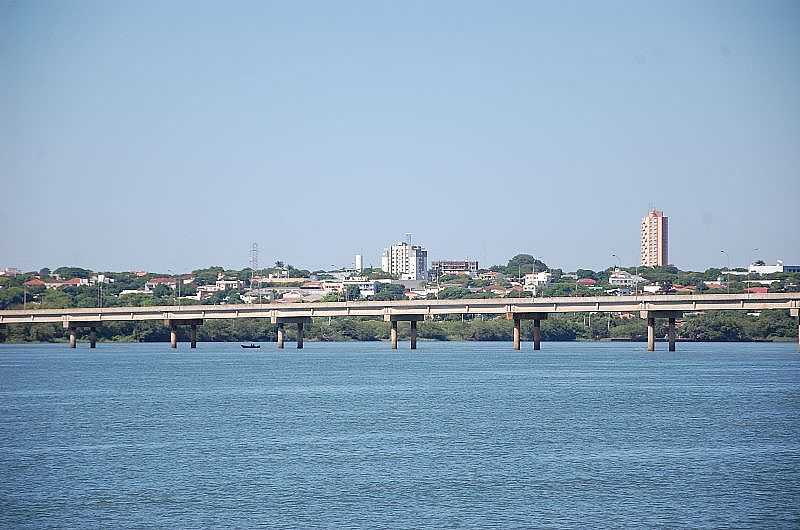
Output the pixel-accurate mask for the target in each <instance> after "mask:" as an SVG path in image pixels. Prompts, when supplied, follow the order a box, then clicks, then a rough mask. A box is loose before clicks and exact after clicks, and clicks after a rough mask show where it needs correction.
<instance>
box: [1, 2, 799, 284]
mask: <svg viewBox="0 0 800 530" xmlns="http://www.w3.org/2000/svg"><path fill="white" fill-rule="evenodd" d="M798 30H800V4H798V3H797V2H770V3H759V2H703V3H693V2H671V3H668V4H666V3H665V4H631V3H625V2H607V3H602V4H600V3H598V4H592V3H552V4H551V3H536V4H534V3H528V2H509V3H503V4H502V5H499V6H495V5H488V4H481V3H472V2H466V3H465V2H458V3H456V2H440V3H436V4H435V5H429V4H428V3H425V2H408V3H402V4H393V3H348V4H327V3H314V2H304V3H292V4H281V3H268V2H236V3H233V4H230V5H222V4H214V3H203V2H200V3H188V2H172V3H169V4H166V5H157V4H148V3H144V4H138V3H136V4H135V3H129V4H123V3H102V2H75V3H58V2H53V1H45V2H39V3H22V2H19V3H17V2H0V66H2V71H3V78H4V83H2V84H0V116H3V118H2V119H0V141H2V145H3V148H2V149H0V175H2V189H3V191H4V198H5V204H4V207H3V208H2V209H0V222H2V223H3V226H4V227H6V228H5V229H4V230H2V232H1V233H2V235H0V267H18V268H20V269H23V270H38V269H39V268H41V267H51V268H54V267H58V266H62V265H74V266H81V267H87V268H91V269H94V270H137V269H143V270H150V271H159V272H165V271H166V270H167V269H172V270H176V271H177V270H181V271H188V270H192V269H196V268H202V267H206V266H211V265H221V266H224V267H226V268H243V267H246V266H248V264H249V249H250V245H251V243H252V242H253V241H256V242H258V243H259V247H260V262H261V265H262V266H266V265H269V264H271V263H273V262H274V261H276V260H282V261H284V262H287V263H291V264H292V265H294V266H296V267H301V268H308V269H311V270H314V269H325V268H330V267H331V266H333V265H335V266H337V267H338V266H345V265H349V264H351V263H352V260H353V256H354V255H355V254H358V253H360V254H362V255H363V256H364V264H365V266H368V265H370V264H371V265H374V266H379V265H380V253H381V251H382V250H383V248H385V247H386V246H388V245H389V244H391V243H392V242H396V241H400V240H403V239H404V237H405V233H412V234H413V237H414V242H415V243H418V244H421V245H423V246H424V247H426V248H427V249H428V261H429V263H430V262H431V261H433V260H437V259H464V258H470V259H477V260H478V261H479V262H480V263H481V266H488V265H493V264H504V263H505V262H506V261H507V260H508V259H509V258H510V257H512V256H513V255H514V254H517V253H528V254H532V255H535V256H537V257H539V258H540V259H542V260H543V261H545V262H546V263H547V264H548V265H550V266H552V267H557V268H561V269H563V270H575V269H576V268H579V267H580V268H591V269H601V268H605V267H608V266H610V265H613V264H615V263H616V259H615V258H613V257H611V254H612V253H616V254H617V255H618V256H619V257H620V261H621V262H622V264H623V265H627V266H632V265H635V264H636V263H638V259H639V223H640V221H641V218H642V217H643V216H644V215H645V214H646V213H647V211H648V209H649V208H650V207H656V208H659V209H661V210H663V211H664V213H665V215H667V216H668V217H669V230H670V233H669V239H670V248H669V257H670V260H669V261H670V262H671V263H672V264H674V265H675V266H677V267H679V268H681V269H688V270H705V269H706V268H708V267H712V266H717V267H719V266H725V265H727V260H726V258H725V256H724V255H722V254H721V253H720V250H721V249H725V250H726V251H727V252H728V254H729V255H730V259H731V265H732V266H734V267H736V266H746V264H747V263H749V262H750V261H752V260H754V259H763V260H764V261H766V262H767V263H774V262H775V260H776V259H782V260H783V261H784V262H785V263H787V264H800V235H798V231H797V229H796V228H792V227H793V226H795V225H796V214H797V212H798V206H800V172H799V171H798V168H799V167H800V60H798V59H800V31H798ZM754 249H759V250H758V251H756V250H754Z"/></svg>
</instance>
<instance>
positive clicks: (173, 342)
mask: <svg viewBox="0 0 800 530" xmlns="http://www.w3.org/2000/svg"><path fill="white" fill-rule="evenodd" d="M164 325H165V326H167V327H168V328H169V346H170V348H177V347H178V326H190V327H191V332H190V333H191V335H190V346H191V347H192V348H196V347H197V326H202V325H203V319H202V318H168V319H165V320H164Z"/></svg>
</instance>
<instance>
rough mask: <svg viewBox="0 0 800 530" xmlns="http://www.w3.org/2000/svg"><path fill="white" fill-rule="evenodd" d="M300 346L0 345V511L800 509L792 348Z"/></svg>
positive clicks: (45, 518)
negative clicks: (650, 349) (517, 349)
mask: <svg viewBox="0 0 800 530" xmlns="http://www.w3.org/2000/svg"><path fill="white" fill-rule="evenodd" d="M292 346H294V344H291V343H287V349H286V350H283V351H279V350H277V349H275V347H274V345H273V344H264V345H263V346H262V348H261V349H260V350H243V349H241V348H240V347H239V345H238V344H208V343H206V344H204V343H201V344H199V345H198V349H197V350H189V349H188V346H187V345H186V344H181V345H180V347H179V349H178V350H177V351H172V350H170V348H169V347H168V345H167V344H102V343H101V344H99V345H98V348H97V349H96V350H89V349H88V348H87V347H86V345H85V344H80V345H79V348H78V349H76V350H69V349H67V347H66V345H64V344H52V345H0V527H4V528H143V527H159V528H199V527H253V526H268V527H279V528H454V527H462V528H464V527H466V528H495V527H496V528H531V527H537V528H541V527H564V526H569V527H574V526H591V527H619V526H639V527H656V526H658V527H670V528H674V527H739V528H741V527H769V528H776V527H795V528H796V527H798V526H800V354H798V353H797V352H796V346H795V345H794V344H684V343H679V344H678V351H677V352H675V353H668V352H666V351H663V350H664V349H665V345H664V344H658V347H659V348H660V349H661V350H662V351H657V352H655V353H647V352H645V351H644V350H645V345H644V344H625V343H594V344H587V343H569V344H568V343H543V345H542V347H543V349H542V351H540V352H533V351H531V350H530V344H527V345H526V346H527V348H528V349H527V350H523V351H522V352H514V351H513V350H512V349H511V345H510V344H507V343H434V342H421V343H420V347H419V349H418V350H417V351H416V352H411V351H409V350H408V349H400V350H398V351H397V352H392V351H391V350H390V349H389V345H388V344H387V343H339V344H331V343H313V342H307V343H306V348H305V349H304V350H300V351H298V350H295V349H293V348H292ZM402 347H405V348H408V344H407V343H405V344H403V343H401V348H402Z"/></svg>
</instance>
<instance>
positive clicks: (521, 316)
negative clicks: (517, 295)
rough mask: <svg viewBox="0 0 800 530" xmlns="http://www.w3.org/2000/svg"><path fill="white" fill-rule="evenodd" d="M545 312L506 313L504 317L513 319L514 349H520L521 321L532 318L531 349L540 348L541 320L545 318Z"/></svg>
mask: <svg viewBox="0 0 800 530" xmlns="http://www.w3.org/2000/svg"><path fill="white" fill-rule="evenodd" d="M547 316H548V314H547V313H522V312H512V313H506V319H508V320H513V321H514V349H515V350H521V349H522V321H523V320H533V349H534V350H537V351H538V350H541V349H542V320H547Z"/></svg>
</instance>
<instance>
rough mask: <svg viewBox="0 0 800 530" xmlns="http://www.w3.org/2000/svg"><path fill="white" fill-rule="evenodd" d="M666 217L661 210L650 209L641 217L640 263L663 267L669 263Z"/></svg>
mask: <svg viewBox="0 0 800 530" xmlns="http://www.w3.org/2000/svg"><path fill="white" fill-rule="evenodd" d="M667 222H668V218H667V216H665V215H664V212H662V211H661V210H650V212H649V213H648V214H647V216H646V217H644V218H643V219H642V247H641V256H642V260H641V262H642V265H643V266H645V267H665V266H667V265H669V256H668V251H667V247H668V245H669V236H668V224H667Z"/></svg>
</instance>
